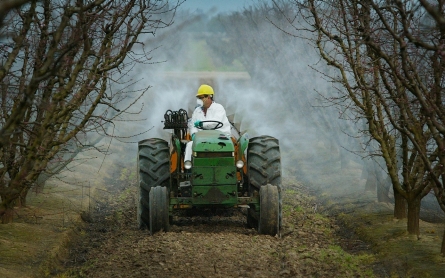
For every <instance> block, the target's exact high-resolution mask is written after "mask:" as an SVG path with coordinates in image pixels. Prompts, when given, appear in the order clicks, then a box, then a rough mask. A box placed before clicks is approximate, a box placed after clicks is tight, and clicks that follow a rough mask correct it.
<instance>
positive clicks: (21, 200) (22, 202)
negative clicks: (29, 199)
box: [17, 189, 28, 207]
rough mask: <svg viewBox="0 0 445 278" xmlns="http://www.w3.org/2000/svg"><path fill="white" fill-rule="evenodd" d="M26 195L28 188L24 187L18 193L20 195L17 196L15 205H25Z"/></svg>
mask: <svg viewBox="0 0 445 278" xmlns="http://www.w3.org/2000/svg"><path fill="white" fill-rule="evenodd" d="M26 196H28V190H27V189H25V190H23V191H22V193H21V194H20V197H19V198H18V200H17V202H18V204H17V206H18V207H26Z"/></svg>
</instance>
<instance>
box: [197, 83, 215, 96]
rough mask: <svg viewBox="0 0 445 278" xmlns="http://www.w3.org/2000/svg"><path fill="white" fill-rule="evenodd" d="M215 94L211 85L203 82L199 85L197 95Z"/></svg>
mask: <svg viewBox="0 0 445 278" xmlns="http://www.w3.org/2000/svg"><path fill="white" fill-rule="evenodd" d="M213 94H214V92H213V88H212V87H210V86H209V85H206V84H203V85H201V86H199V89H198V93H197V94H196V96H202V95H213Z"/></svg>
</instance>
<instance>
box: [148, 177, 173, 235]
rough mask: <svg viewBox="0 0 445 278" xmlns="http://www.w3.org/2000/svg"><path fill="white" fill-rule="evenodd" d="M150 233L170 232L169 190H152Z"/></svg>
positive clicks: (157, 187)
mask: <svg viewBox="0 0 445 278" xmlns="http://www.w3.org/2000/svg"><path fill="white" fill-rule="evenodd" d="M149 204H150V233H151V234H152V235H153V234H154V233H156V232H160V231H164V232H168V229H169V214H168V199H167V188H166V187H162V186H156V187H153V188H152V189H151V190H150V197H149Z"/></svg>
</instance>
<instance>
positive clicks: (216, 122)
mask: <svg viewBox="0 0 445 278" xmlns="http://www.w3.org/2000/svg"><path fill="white" fill-rule="evenodd" d="M214 95H215V93H214V91H213V88H212V87H211V86H209V85H206V84H203V85H201V86H200V87H199V89H198V93H197V94H196V98H197V99H196V102H197V104H198V107H196V109H195V111H193V114H192V119H191V126H190V128H189V129H190V135H191V137H192V141H190V142H188V143H187V146H186V148H185V158H184V161H190V160H191V159H192V145H193V139H194V138H195V133H196V132H198V130H200V129H216V130H219V131H221V133H223V134H225V135H227V136H229V137H230V123H229V120H228V119H227V116H226V110H225V109H224V107H223V106H222V105H221V104H219V103H216V102H215V101H214V100H213V97H214Z"/></svg>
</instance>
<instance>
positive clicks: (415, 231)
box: [408, 196, 422, 236]
mask: <svg viewBox="0 0 445 278" xmlns="http://www.w3.org/2000/svg"><path fill="white" fill-rule="evenodd" d="M421 199H422V198H421V197H420V196H415V197H414V198H409V200H408V233H409V234H410V235H417V236H419V233H420V230H419V215H420V200H421Z"/></svg>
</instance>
